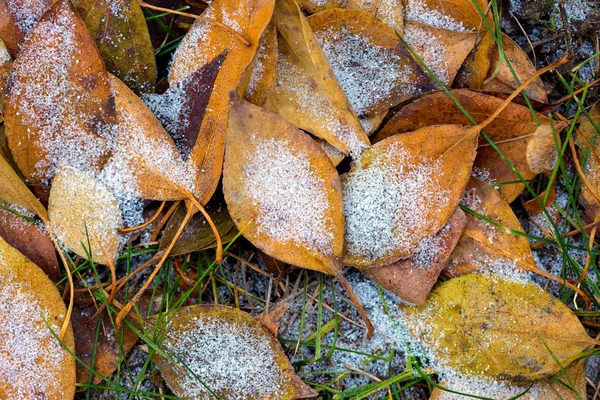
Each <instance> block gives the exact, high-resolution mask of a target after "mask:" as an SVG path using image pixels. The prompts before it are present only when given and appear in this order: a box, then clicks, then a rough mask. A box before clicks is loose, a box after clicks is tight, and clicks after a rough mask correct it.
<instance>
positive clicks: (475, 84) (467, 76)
mask: <svg viewBox="0 0 600 400" xmlns="http://www.w3.org/2000/svg"><path fill="white" fill-rule="evenodd" d="M494 51H498V47H497V46H496V41H495V40H494V36H493V35H492V34H491V33H490V31H486V32H484V33H483V35H482V37H481V40H480V41H479V43H477V44H476V45H475V48H474V49H473V51H472V52H471V54H469V56H468V57H467V58H466V59H465V62H464V64H463V65H462V67H461V69H460V70H459V71H458V74H457V75H456V80H455V82H454V85H455V87H461V88H464V87H467V88H471V89H481V88H483V83H484V82H485V78H487V76H488V71H489V70H490V66H491V65H492V58H493V57H494V55H493V52H494Z"/></svg>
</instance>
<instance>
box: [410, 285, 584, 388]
mask: <svg viewBox="0 0 600 400" xmlns="http://www.w3.org/2000/svg"><path fill="white" fill-rule="evenodd" d="M402 310H403V313H404V315H403V318H402V319H403V323H404V324H405V326H406V328H407V329H408V331H409V332H410V334H411V335H412V336H413V337H414V338H418V340H419V342H420V343H422V344H423V346H425V348H426V350H427V351H428V352H429V353H430V354H431V356H432V357H433V359H434V360H435V362H436V363H437V364H439V365H440V367H442V368H449V369H452V370H454V371H456V372H457V373H460V374H464V375H468V376H475V377H477V376H480V377H490V378H502V379H508V380H514V381H519V380H521V381H522V380H524V379H528V380H537V379H542V378H544V377H547V376H549V375H551V374H553V373H556V372H558V371H560V366H559V364H558V363H557V361H555V358H556V360H558V362H560V363H561V365H563V366H567V365H569V364H570V363H571V362H572V361H573V360H574V358H575V357H576V356H577V355H579V353H581V352H582V351H584V350H586V349H587V348H589V347H590V346H592V345H593V344H594V343H595V340H593V339H591V338H590V337H588V335H587V333H586V332H585V329H584V328H583V326H582V325H581V323H580V322H579V319H578V318H577V316H576V315H575V314H573V312H572V311H571V310H570V309H569V308H568V307H567V306H566V305H564V304H563V303H562V302H561V301H560V300H558V299H555V298H554V297H552V295H550V294H549V293H548V292H546V291H544V290H542V289H541V288H540V287H539V286H537V285H535V284H533V283H529V282H526V283H525V282H520V281H511V280H508V279H507V278H505V277H503V276H501V275H495V274H485V275H480V274H471V275H465V276H461V277H458V278H454V279H451V280H449V281H447V282H444V283H442V284H441V285H440V286H438V287H437V288H436V289H434V290H433V291H432V292H431V294H430V295H429V298H428V299H427V301H426V302H425V304H423V305H422V306H418V307H413V306H404V307H402ZM546 346H548V348H549V349H550V351H549V350H548V349H547V348H546Z"/></svg>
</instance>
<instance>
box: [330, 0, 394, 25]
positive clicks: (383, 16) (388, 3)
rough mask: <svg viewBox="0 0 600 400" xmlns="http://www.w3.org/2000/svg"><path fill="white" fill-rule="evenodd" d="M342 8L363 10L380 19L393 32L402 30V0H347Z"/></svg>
mask: <svg viewBox="0 0 600 400" xmlns="http://www.w3.org/2000/svg"><path fill="white" fill-rule="evenodd" d="M342 7H343V8H348V9H356V10H364V11H368V12H370V13H371V14H373V16H374V17H377V18H379V19H380V20H382V21H383V22H384V23H385V24H386V25H387V26H389V27H390V28H392V30H394V31H395V32H402V31H403V30H404V16H403V13H402V9H403V6H402V0H379V1H372V0H347V1H346V2H345V3H344V4H343V5H342Z"/></svg>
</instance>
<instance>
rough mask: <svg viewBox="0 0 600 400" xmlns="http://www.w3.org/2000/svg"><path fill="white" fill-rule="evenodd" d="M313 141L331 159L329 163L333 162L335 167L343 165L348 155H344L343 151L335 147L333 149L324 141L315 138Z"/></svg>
mask: <svg viewBox="0 0 600 400" xmlns="http://www.w3.org/2000/svg"><path fill="white" fill-rule="evenodd" d="M313 139H314V140H315V142H317V144H318V145H319V146H320V147H321V150H323V151H324V152H325V154H326V155H327V157H328V158H329V161H331V163H332V164H333V166H334V167H337V166H338V165H339V163H341V162H342V161H343V160H344V159H345V158H346V155H345V154H344V153H342V152H341V151H339V150H338V149H336V148H335V147H333V146H332V145H330V144H329V143H327V142H326V141H324V140H323V139H319V138H313Z"/></svg>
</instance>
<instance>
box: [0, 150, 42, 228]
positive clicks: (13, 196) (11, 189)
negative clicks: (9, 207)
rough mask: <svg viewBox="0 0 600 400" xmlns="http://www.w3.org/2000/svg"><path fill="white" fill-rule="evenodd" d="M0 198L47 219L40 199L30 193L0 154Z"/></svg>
mask: <svg viewBox="0 0 600 400" xmlns="http://www.w3.org/2000/svg"><path fill="white" fill-rule="evenodd" d="M0 178H1V179H0V181H1V182H2V185H0V200H1V201H3V202H5V203H8V204H16V205H18V206H20V207H23V208H25V209H26V210H28V211H31V212H32V213H34V214H36V215H37V216H39V217H40V218H42V219H43V220H46V221H47V220H48V213H47V212H46V209H45V208H44V206H43V205H42V203H40V201H39V200H38V199H37V198H36V197H35V196H34V195H33V193H31V191H30V190H29V189H28V188H27V186H26V185H25V183H24V182H23V181H22V180H21V178H19V175H17V173H16V172H15V170H14V169H13V168H12V167H11V166H10V164H9V163H8V161H7V160H6V159H5V158H4V156H3V155H2V154H0Z"/></svg>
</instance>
